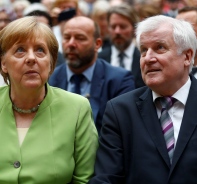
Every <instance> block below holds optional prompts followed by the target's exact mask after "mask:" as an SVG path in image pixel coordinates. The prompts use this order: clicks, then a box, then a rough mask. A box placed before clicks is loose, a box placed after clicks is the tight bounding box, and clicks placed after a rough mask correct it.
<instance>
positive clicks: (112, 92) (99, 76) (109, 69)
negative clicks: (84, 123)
mask: <svg viewBox="0 0 197 184" xmlns="http://www.w3.org/2000/svg"><path fill="white" fill-rule="evenodd" d="M66 67H67V65H66V64H65V63H64V64H62V65H60V66H59V67H57V68H56V69H55V71H54V73H53V74H52V76H51V77H50V79H49V84H50V85H51V86H55V87H59V88H62V89H65V90H66V89H67V73H66ZM134 88H135V86H134V81H133V76H132V75H131V73H130V72H129V71H127V70H125V69H122V68H119V67H113V66H111V65H110V64H108V63H107V62H105V61H104V60H102V59H97V61H96V66H95V69H94V74H93V78H92V83H91V89H90V97H89V100H90V105H91V107H92V111H93V116H94V121H95V123H96V127H97V130H98V132H99V130H100V128H101V122H102V117H103V113H104V110H105V106H106V103H107V101H108V100H110V99H112V98H114V97H116V96H118V95H120V94H123V93H125V92H128V91H131V90H133V89H134Z"/></svg>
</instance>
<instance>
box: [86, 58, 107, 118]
mask: <svg viewBox="0 0 197 184" xmlns="http://www.w3.org/2000/svg"><path fill="white" fill-rule="evenodd" d="M103 70H104V68H103V65H102V63H101V62H100V61H99V59H97V60H96V66H95V69H94V74H93V77H92V83H91V89H90V97H89V100H90V104H91V107H92V111H93V116H94V120H95V122H96V117H97V115H98V111H99V107H100V98H101V92H102V88H103V84H104V77H105V76H104V75H105V74H104V73H105V72H103Z"/></svg>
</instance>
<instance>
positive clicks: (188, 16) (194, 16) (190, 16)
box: [176, 11, 197, 34]
mask: <svg viewBox="0 0 197 184" xmlns="http://www.w3.org/2000/svg"><path fill="white" fill-rule="evenodd" d="M176 18H177V19H182V20H186V21H188V22H190V23H191V24H192V26H193V28H194V31H195V32H196V34H197V12H196V11H189V12H183V13H180V14H178V15H177V16H176Z"/></svg>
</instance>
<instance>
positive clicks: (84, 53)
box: [62, 17, 98, 70]
mask: <svg viewBox="0 0 197 184" xmlns="http://www.w3.org/2000/svg"><path fill="white" fill-rule="evenodd" d="M84 25H85V26H84ZM93 32H94V25H93V22H92V21H90V20H89V19H87V18H82V19H80V18H79V17H78V18H74V19H71V20H70V21H68V22H67V23H66V25H65V27H64V31H63V42H62V47H63V52H64V55H65V58H66V61H67V64H68V66H69V67H70V69H71V70H73V69H80V68H84V69H85V68H88V67H89V66H91V65H92V64H93V63H94V62H95V58H96V52H97V49H98V47H97V44H96V41H95V39H94V37H93Z"/></svg>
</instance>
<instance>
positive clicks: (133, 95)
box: [110, 86, 150, 104]
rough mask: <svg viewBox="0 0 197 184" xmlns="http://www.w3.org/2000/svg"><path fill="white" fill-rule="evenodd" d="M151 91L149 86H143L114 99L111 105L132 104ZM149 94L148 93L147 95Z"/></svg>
mask: <svg viewBox="0 0 197 184" xmlns="http://www.w3.org/2000/svg"><path fill="white" fill-rule="evenodd" d="M147 90H150V89H149V88H148V87H147V86H143V87H140V88H137V89H134V90H132V91H129V92H127V93H124V94H121V95H119V96H117V97H115V98H113V99H112V100H110V101H111V103H124V102H125V103H129V104H131V102H132V101H139V99H140V97H141V96H142V95H144V94H145V92H147ZM147 94H148V93H147Z"/></svg>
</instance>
